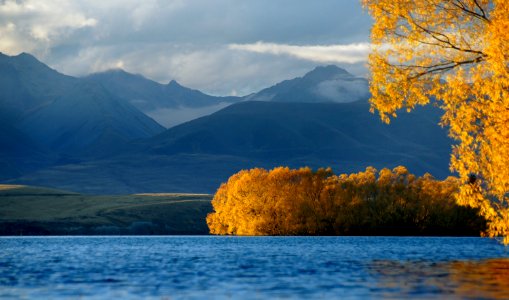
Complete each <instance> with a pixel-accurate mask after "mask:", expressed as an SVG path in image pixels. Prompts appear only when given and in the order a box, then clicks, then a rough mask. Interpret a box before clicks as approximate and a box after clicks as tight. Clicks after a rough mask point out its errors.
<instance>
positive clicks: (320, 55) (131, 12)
mask: <svg viewBox="0 0 509 300" xmlns="http://www.w3.org/2000/svg"><path fill="white" fill-rule="evenodd" d="M359 2H360V1H359V0H164V1H163V0H160V1H158V0H137V1H134V0H99V1H96V0H86V1H85V0H83V1H64V0H27V1H23V0H17V1H14V0H0V52H3V53H5V54H9V55H16V54H18V53H20V52H28V53H31V54H33V55H35V56H36V57H37V58H39V59H40V60H41V61H43V62H44V63H46V64H48V65H50V66H51V67H53V68H55V69H57V70H58V71H60V72H62V73H65V74H69V75H74V76H82V75H86V74H89V73H93V72H98V71H103V70H107V69H112V68H122V69H124V70H126V71H128V72H132V73H139V74H142V75H144V76H145V77H147V78H150V79H153V80H156V81H159V82H161V83H167V82H168V81H170V80H171V79H175V80H177V81H178V82H180V83H181V84H183V85H185V86H188V87H191V88H196V89H200V90H202V91H204V92H207V93H209V94H214V95H235V94H237V95H244V94H248V93H251V92H254V91H257V90H259V89H261V88H264V87H267V86H270V85H272V84H274V83H276V82H279V81H281V80H284V79H289V78H293V77H296V76H300V75H302V74H304V73H305V72H307V71H309V70H311V69H312V68H313V67H315V66H317V65H326V64H336V65H339V66H342V67H344V68H346V69H347V70H349V71H350V72H352V73H354V74H357V75H361V76H364V75H365V72H366V69H365V66H364V65H365V61H366V56H367V53H368V41H369V39H368V36H369V27H370V25H371V19H370V17H369V15H368V14H367V13H366V12H365V11H363V10H362V7H361V5H360V3H359Z"/></svg>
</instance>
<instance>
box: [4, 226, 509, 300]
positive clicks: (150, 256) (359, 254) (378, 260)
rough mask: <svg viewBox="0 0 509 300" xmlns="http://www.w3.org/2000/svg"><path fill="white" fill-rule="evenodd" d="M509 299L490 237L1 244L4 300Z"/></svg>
mask: <svg viewBox="0 0 509 300" xmlns="http://www.w3.org/2000/svg"><path fill="white" fill-rule="evenodd" d="M466 297H472V298H493V299H497V298H498V299H509V251H508V249H507V248H506V247H503V246H501V245H500V244H498V243H497V242H496V241H494V240H490V239H481V238H416V237H217V236H201V237H189V236H178V237H2V238H0V298H9V299H11V298H14V299H16V298H22V299H27V298H28V299H30V298H41V299H76V298H80V299H83V298H84V299H112V298H117V299H130V298H136V299H138V298H144V299H224V298H227V299H237V298H241V299H267V298H271V299H278V298H283V299H293V298H302V299H310V298H313V299H316V298H317V299H370V298H376V299H378V298H391V299H392V298H437V299H442V298H452V299H454V298H458V299H459V298H466Z"/></svg>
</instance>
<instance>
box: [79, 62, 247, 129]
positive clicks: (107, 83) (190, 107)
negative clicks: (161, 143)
mask: <svg viewBox="0 0 509 300" xmlns="http://www.w3.org/2000/svg"><path fill="white" fill-rule="evenodd" d="M87 79H89V80H93V81H95V82H100V83H101V84H103V85H104V87H105V88H106V89H107V90H108V91H109V92H111V93H112V94H115V95H117V96H119V97H121V98H124V99H127V100H128V101H129V102H130V103H131V104H132V105H134V106H135V107H136V108H138V109H139V110H141V111H142V112H144V113H145V114H147V115H149V116H150V117H152V118H154V119H155V120H156V121H158V122H159V123H160V124H162V125H164V126H166V127H171V126H174V125H176V124H180V123H183V122H186V121H189V120H192V119H194V118H197V117H201V116H204V115H208V114H210V113H213V112H215V111H217V110H219V109H221V108H224V107H225V106H227V105H228V104H230V103H233V102H238V101H240V100H241V98H240V97H215V96H210V95H207V94H204V93H202V92H200V91H198V90H193V89H190V88H187V87H184V86H182V85H180V84H179V83H177V82H176V81H174V80H172V81H170V82H169V83H168V84H160V83H158V82H155V81H152V80H150V79H147V78H145V77H143V76H141V75H134V74H130V73H128V72H125V71H123V70H110V71H106V72H101V73H95V74H92V75H89V76H87Z"/></svg>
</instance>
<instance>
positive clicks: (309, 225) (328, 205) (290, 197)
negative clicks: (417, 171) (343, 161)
mask: <svg viewBox="0 0 509 300" xmlns="http://www.w3.org/2000/svg"><path fill="white" fill-rule="evenodd" d="M458 186H459V182H458V180H457V179H455V178H453V177H450V178H448V179H446V180H444V181H439V180H435V179H434V178H433V177H432V176H431V175H429V174H426V175H424V176H422V177H416V176H414V175H412V174H410V173H409V172H408V171H407V169H406V168H404V167H397V168H395V169H394V170H389V169H383V170H381V171H380V172H378V171H377V170H376V169H374V168H371V167H369V168H367V169H366V171H364V172H359V173H355V174H350V175H347V174H342V175H339V176H337V175H334V174H333V173H332V171H331V170H330V169H319V170H318V171H312V170H311V169H309V168H301V169H298V170H294V169H289V168H284V167H279V168H275V169H273V170H270V171H267V170H265V169H259V168H257V169H251V170H243V171H240V172H239V173H237V174H235V175H233V176H231V177H230V178H229V180H228V182H227V183H224V184H222V185H221V187H220V188H219V189H218V191H217V193H216V194H215V196H214V199H213V200H212V205H213V207H214V212H213V213H211V214H209V215H208V216H207V224H208V226H209V229H210V232H211V233H212V234H232V235H476V234H477V235H478V234H479V232H480V230H481V229H482V228H483V226H484V220H483V219H482V218H479V217H478V216H477V211H475V210H473V209H470V208H466V207H460V206H458V205H456V203H455V201H454V196H453V195H454V193H456V192H457V190H458Z"/></svg>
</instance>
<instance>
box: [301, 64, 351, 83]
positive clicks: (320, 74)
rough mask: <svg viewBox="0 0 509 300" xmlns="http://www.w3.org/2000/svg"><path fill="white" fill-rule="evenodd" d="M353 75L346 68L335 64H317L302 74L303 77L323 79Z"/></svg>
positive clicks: (314, 79)
mask: <svg viewBox="0 0 509 300" xmlns="http://www.w3.org/2000/svg"><path fill="white" fill-rule="evenodd" d="M345 77H354V76H353V75H352V74H350V73H349V72H348V71H347V70H345V69H343V68H340V67H338V66H336V65H328V66H318V67H316V68H314V69H313V70H312V71H310V72H308V73H306V75H304V77H303V78H304V79H310V80H313V81H324V80H331V79H337V78H345Z"/></svg>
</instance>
